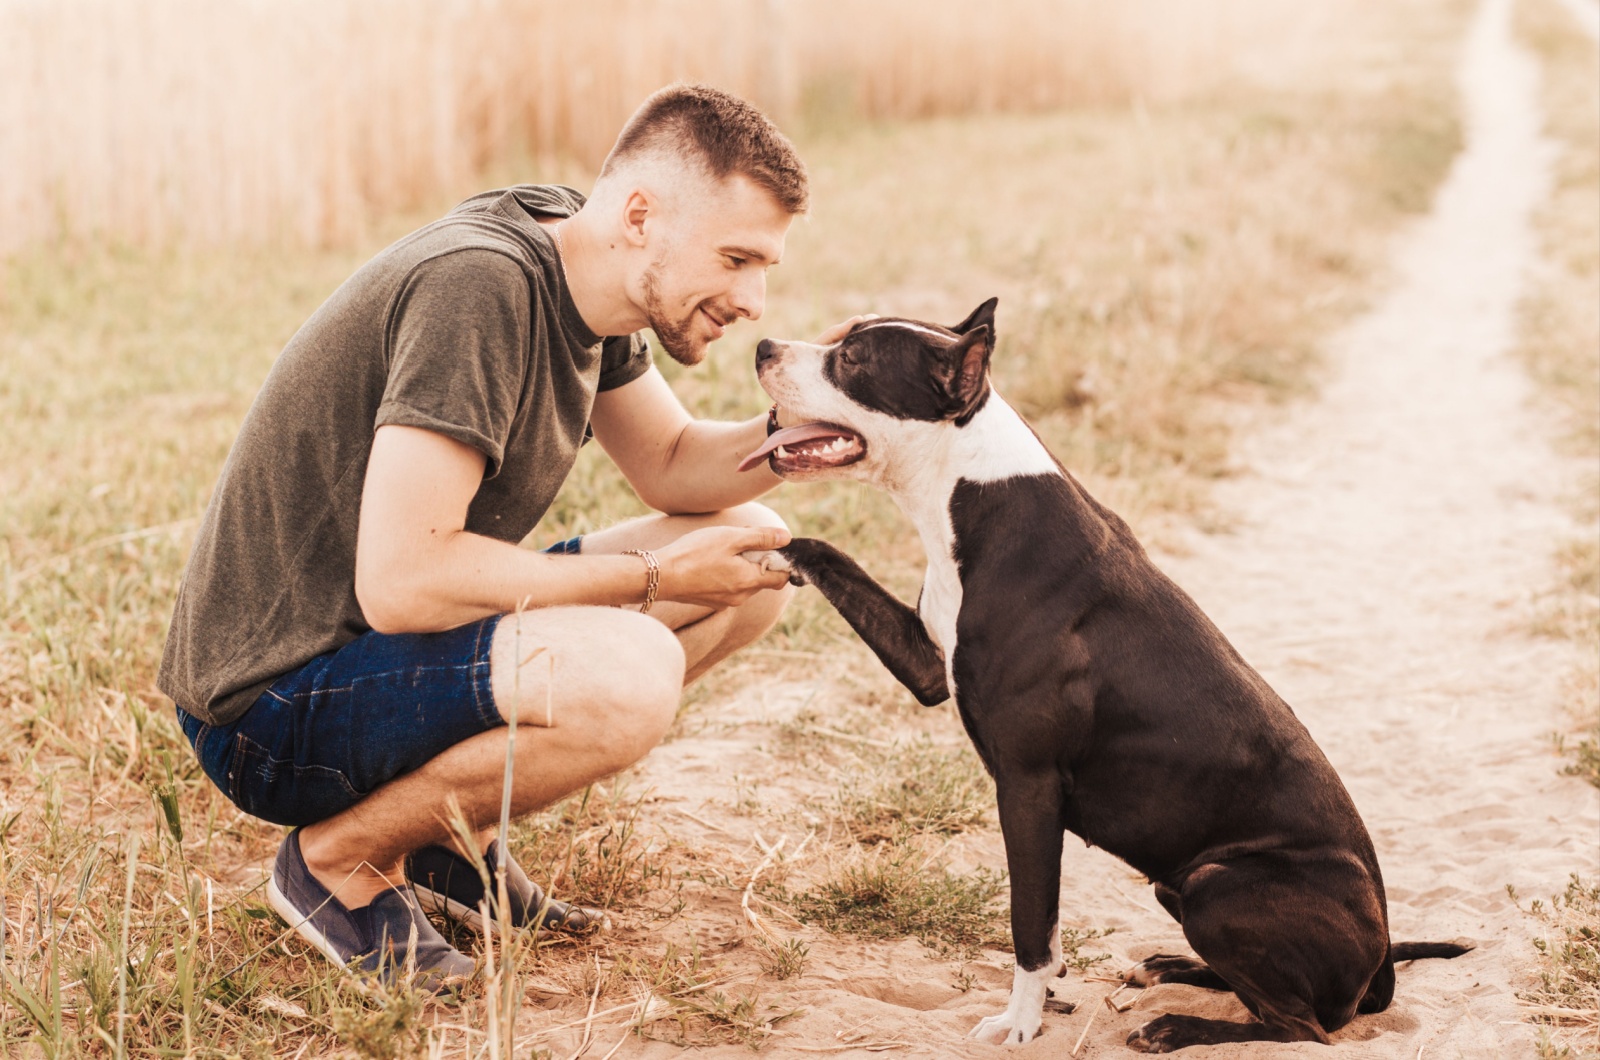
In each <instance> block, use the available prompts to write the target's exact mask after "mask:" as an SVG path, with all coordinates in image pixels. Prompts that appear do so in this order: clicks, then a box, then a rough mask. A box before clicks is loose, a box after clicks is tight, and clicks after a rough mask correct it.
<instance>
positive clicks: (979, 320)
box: [950, 298, 1000, 335]
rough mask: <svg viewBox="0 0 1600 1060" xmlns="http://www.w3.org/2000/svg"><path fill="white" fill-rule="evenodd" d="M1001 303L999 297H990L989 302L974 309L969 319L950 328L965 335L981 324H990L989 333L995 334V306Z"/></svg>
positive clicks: (958, 333)
mask: <svg viewBox="0 0 1600 1060" xmlns="http://www.w3.org/2000/svg"><path fill="white" fill-rule="evenodd" d="M999 304H1000V299H998V298H991V299H989V300H988V301H987V302H985V303H983V304H982V305H981V306H979V307H978V308H976V309H974V310H973V311H972V313H971V314H970V315H969V316H968V317H967V319H965V320H963V321H962V322H961V323H959V324H957V325H956V326H955V327H953V328H951V329H950V330H951V331H953V332H955V333H956V334H957V335H965V334H966V333H967V332H969V331H971V330H972V329H973V328H975V327H978V326H979V325H988V328H989V334H991V335H993V334H994V307H995V306H997V305H999Z"/></svg>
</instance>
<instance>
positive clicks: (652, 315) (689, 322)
mask: <svg viewBox="0 0 1600 1060" xmlns="http://www.w3.org/2000/svg"><path fill="white" fill-rule="evenodd" d="M661 264H662V263H661V262H660V261H657V262H653V263H652V264H651V265H650V267H649V268H648V269H646V270H645V271H644V313H645V319H646V320H648V321H649V323H650V330H651V331H654V332H655V333H656V338H657V339H659V340H660V341H661V348H662V349H664V350H666V351H667V355H668V356H669V357H671V358H672V359H673V360H674V361H677V362H678V363H679V364H686V365H696V364H699V363H700V362H701V361H703V360H705V356H706V348H705V345H704V344H700V345H696V344H695V341H694V339H693V338H692V337H691V334H690V332H691V330H692V328H693V326H694V323H695V320H694V315H695V313H697V312H699V308H698V307H696V308H695V309H691V310H690V311H689V315H688V316H687V317H685V318H684V319H682V320H677V321H674V320H671V319H669V318H668V316H667V307H666V305H665V304H664V303H663V302H662V300H661Z"/></svg>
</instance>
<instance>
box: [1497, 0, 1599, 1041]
mask: <svg viewBox="0 0 1600 1060" xmlns="http://www.w3.org/2000/svg"><path fill="white" fill-rule="evenodd" d="M1515 27H1516V31H1517V34H1518V36H1519V37H1520V38H1521V40H1522V41H1523V43H1524V44H1526V45H1527V46H1529V47H1531V48H1532V49H1533V50H1534V52H1535V53H1536V54H1537V55H1538V57H1539V59H1540V62H1541V66H1542V68H1543V73H1544V92H1543V103H1544V109H1545V133H1546V135H1547V136H1549V137H1550V138H1551V140H1552V141H1553V142H1554V143H1555V146H1556V149H1557V156H1556V170H1555V185H1554V188H1553V190H1552V193H1551V196H1550V199H1549V201H1548V202H1546V203H1545V205H1544V207H1543V208H1542V209H1541V210H1540V212H1539V216H1538V218H1537V224H1538V228H1539V233H1540V236H1541V239H1542V241H1543V249H1544V257H1545V269H1544V271H1543V272H1542V273H1541V275H1540V276H1539V278H1538V280H1537V282H1536V283H1535V284H1534V287H1533V290H1532V291H1531V293H1530V294H1529V295H1528V296H1527V298H1526V299H1525V300H1524V302H1523V305H1522V341H1521V344H1520V350H1519V352H1520V353H1521V355H1522V358H1523V361H1524V363H1525V364H1526V365H1527V366H1528V369H1529V371H1530V373H1531V374H1532V375H1533V377H1534V379H1535V381H1536V382H1537V383H1538V384H1539V386H1540V391H1541V399H1542V400H1543V401H1544V402H1545V403H1546V404H1547V405H1548V406H1549V408H1550V409H1551V410H1552V412H1553V413H1554V416H1555V418H1556V422H1557V423H1558V424H1560V426H1561V428H1562V433H1563V441H1564V443H1565V448H1566V450H1567V451H1568V452H1569V453H1570V454H1571V455H1573V456H1574V457H1576V458H1577V462H1578V463H1579V465H1580V466H1583V467H1585V468H1587V470H1588V474H1587V476H1586V477H1585V480H1584V481H1583V482H1582V484H1581V487H1580V489H1579V491H1578V492H1577V493H1576V494H1575V495H1574V496H1573V497H1572V498H1571V499H1570V500H1571V507H1572V511H1573V515H1574V517H1575V520H1576V522H1577V523H1578V525H1579V527H1581V529H1580V530H1579V531H1578V532H1577V533H1575V534H1574V536H1573V537H1572V539H1571V540H1570V541H1568V542H1567V543H1565V544H1564V545H1563V547H1562V548H1561V549H1560V550H1559V552H1558V553H1557V558H1558V560H1559V562H1560V566H1561V569H1562V571H1563V573H1564V575H1565V577H1564V581H1563V582H1562V583H1561V584H1558V585H1556V586H1554V587H1553V588H1552V589H1551V591H1550V592H1549V594H1548V595H1547V597H1546V614H1545V618H1544V620H1543V621H1542V622H1541V624H1540V625H1541V628H1542V629H1543V630H1544V631H1546V632H1548V633H1551V634H1553V635H1556V636H1563V637H1570V638H1573V639H1575V640H1578V641H1579V642H1581V643H1584V644H1586V645H1587V646H1588V648H1589V650H1588V651H1586V652H1584V653H1583V660H1584V661H1583V662H1582V663H1581V664H1580V665H1579V666H1578V667H1576V668H1575V669H1574V670H1573V671H1572V672H1571V673H1570V674H1568V675H1567V680H1566V682H1565V687H1566V698H1567V707H1568V714H1569V717H1570V721H1571V724H1570V728H1569V729H1568V730H1567V731H1563V732H1560V733H1558V734H1557V736H1556V740H1557V743H1558V745H1559V746H1561V747H1562V748H1563V749H1564V750H1566V751H1567V752H1568V759H1569V760H1568V765H1567V767H1566V772H1568V773H1570V774H1573V775H1576V776H1581V777H1583V778H1584V779H1585V780H1587V781H1588V782H1589V783H1591V784H1594V785H1596V786H1597V787H1600V658H1597V657H1596V648H1597V647H1600V383H1597V380H1600V299H1596V297H1595V293H1596V290H1597V288H1600V200H1597V199H1596V197H1595V188H1596V186H1597V185H1600V98H1597V97H1596V95H1595V92H1594V84H1595V82H1596V80H1597V79H1600V56H1597V55H1596V52H1595V46H1594V41H1593V39H1592V38H1590V37H1589V36H1587V35H1586V34H1585V33H1583V32H1581V31H1580V29H1579V28H1578V26H1577V25H1576V24H1575V23H1574V21H1573V18H1572V15H1571V14H1570V13H1569V12H1568V11H1567V10H1565V9H1564V8H1563V7H1562V6H1561V5H1560V4H1558V3H1555V2H1554V0H1522V2H1521V3H1519V4H1518V5H1517V9H1516V22H1515ZM1530 913H1531V914H1532V915H1533V916H1534V917H1535V918H1536V919H1537V920H1538V921H1539V922H1540V927H1541V934H1540V935H1539V936H1538V937H1537V938H1535V939H1534V946H1535V948H1536V949H1537V950H1538V952H1539V956H1540V972H1539V982H1538V984H1537V985H1536V986H1535V987H1534V988H1532V989H1531V990H1528V991H1525V992H1523V993H1522V994H1521V995H1520V996H1521V997H1522V999H1523V1000H1524V1001H1525V1002H1526V1003H1527V1004H1528V1006H1529V1016H1528V1018H1529V1019H1530V1020H1532V1021H1533V1022H1536V1023H1539V1024H1542V1025H1543V1030H1542V1031H1541V1033H1540V1038H1539V1046H1538V1047H1539V1054H1540V1056H1541V1057H1546V1058H1549V1060H1556V1058H1561V1057H1568V1058H1571V1057H1594V1056H1597V1055H1600V1049H1597V1048H1596V1036H1597V1034H1600V889H1597V888H1595V887H1594V886H1593V885H1592V884H1585V883H1584V882H1583V881H1582V880H1580V879H1579V878H1578V877H1577V876H1574V877H1573V878H1572V881H1571V883H1570V884H1569V885H1568V887H1567V889H1566V891H1565V892H1564V893H1563V894H1560V895H1556V896H1554V897H1552V898H1551V899H1550V901H1549V903H1548V904H1546V903H1544V902H1543V901H1540V900H1537V899H1536V900H1535V901H1533V903H1532V904H1531V906H1530Z"/></svg>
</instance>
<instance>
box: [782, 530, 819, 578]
mask: <svg viewBox="0 0 1600 1060" xmlns="http://www.w3.org/2000/svg"><path fill="white" fill-rule="evenodd" d="M826 547H827V546H825V545H823V544H822V542H820V541H817V540H816V539H814V538H809V537H797V538H795V539H794V540H792V541H790V542H789V543H788V544H787V545H784V546H783V547H782V548H780V549H776V550H775V553H776V555H778V556H780V557H782V559H783V561H784V563H786V564H787V565H788V570H789V584H790V585H810V584H811V578H810V576H809V575H807V573H806V568H807V567H809V566H810V565H811V564H812V563H815V562H818V557H819V556H820V555H822V554H823V550H824V549H825V548H826ZM774 569H776V568H774Z"/></svg>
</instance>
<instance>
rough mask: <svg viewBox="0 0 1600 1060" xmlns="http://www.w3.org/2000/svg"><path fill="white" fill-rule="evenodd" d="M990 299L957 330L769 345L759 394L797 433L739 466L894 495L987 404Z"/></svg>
mask: <svg viewBox="0 0 1600 1060" xmlns="http://www.w3.org/2000/svg"><path fill="white" fill-rule="evenodd" d="M998 302H999V299H997V298H991V299H989V300H988V301H987V302H985V303H983V304H982V305H981V306H979V307H978V308H977V309H975V310H973V312H972V315H971V316H969V317H967V319H965V320H963V321H962V322H961V323H959V324H957V325H956V326H955V327H953V328H945V327H940V326H939V325H938V324H926V323H922V322H920V321H915V320H902V319H898V318H880V319H876V320H868V321H866V322H864V323H861V324H857V325H856V326H855V327H854V328H852V329H851V330H850V332H849V334H847V335H845V337H844V338H842V339H840V340H839V341H838V342H836V343H834V344H833V345H831V346H817V345H815V344H813V343H809V342H783V341H779V340H776V339H763V340H762V341H761V343H760V345H758V346H757V347H756V375H757V377H758V378H759V379H760V380H761V386H762V388H763V389H765V390H766V392H767V393H768V394H770V395H771V396H772V399H773V400H774V401H776V402H777V403H778V404H779V406H781V407H782V408H783V409H784V410H785V411H786V412H787V413H788V414H789V416H790V417H792V418H796V419H799V420H801V421H802V422H801V423H800V425H799V426H795V427H788V428H785V429H784V430H781V431H778V432H777V433H776V434H774V435H772V437H770V438H768V439H767V444H766V445H764V446H762V447H761V448H760V449H758V450H756V451H755V452H753V453H751V454H750V455H749V456H747V457H746V458H745V460H744V463H742V464H741V465H740V467H741V468H751V467H754V466H755V465H756V464H758V463H760V462H761V461H762V460H763V459H765V460H767V461H768V462H769V464H770V465H771V467H772V469H773V470H774V471H776V472H777V473H778V474H780V475H782V476H784V477H785V478H792V479H801V480H805V479H815V478H833V477H848V478H858V479H863V480H865V481H869V482H877V483H879V484H881V485H890V484H892V483H893V481H894V480H895V479H896V478H897V477H898V476H896V475H895V474H894V473H893V469H894V468H896V467H904V466H907V465H906V464H905V463H904V461H906V460H908V459H909V460H917V459H918V458H919V457H922V458H926V457H928V456H931V455H933V452H934V451H935V450H936V449H937V448H939V436H940V434H941V432H945V431H954V430H960V429H961V428H962V427H963V426H965V425H966V423H967V422H968V421H969V420H971V419H972V417H973V416H974V415H976V414H977V412H978V410H979V409H981V408H982V407H983V404H984V401H985V400H986V399H987V398H988V396H989V356H990V354H991V353H993V351H994V307H995V305H996V304H997V303H998Z"/></svg>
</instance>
